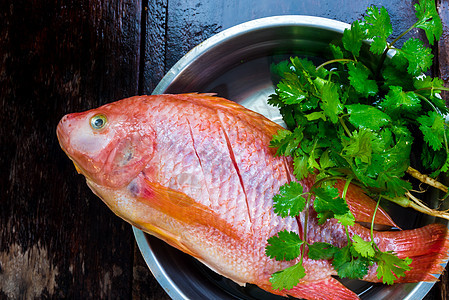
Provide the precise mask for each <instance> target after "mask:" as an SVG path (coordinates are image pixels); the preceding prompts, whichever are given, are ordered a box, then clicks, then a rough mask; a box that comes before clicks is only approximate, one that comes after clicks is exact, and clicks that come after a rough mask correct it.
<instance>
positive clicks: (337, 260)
mask: <svg viewBox="0 0 449 300" xmlns="http://www.w3.org/2000/svg"><path fill="white" fill-rule="evenodd" d="M352 247H353V246H352V244H348V245H347V246H345V247H343V248H340V249H339V251H337V252H336V253H335V254H334V259H333V260H332V265H333V266H334V268H335V269H336V270H337V272H338V276H340V277H341V278H350V279H361V278H363V276H365V275H366V274H368V267H369V260H367V259H365V258H363V257H357V256H354V255H353V254H352V252H353V251H354V250H352Z"/></svg>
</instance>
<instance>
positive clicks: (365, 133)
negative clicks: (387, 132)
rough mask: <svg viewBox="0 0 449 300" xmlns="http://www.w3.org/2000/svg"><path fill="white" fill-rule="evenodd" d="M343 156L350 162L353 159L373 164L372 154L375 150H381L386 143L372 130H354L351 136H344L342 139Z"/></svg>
mask: <svg viewBox="0 0 449 300" xmlns="http://www.w3.org/2000/svg"><path fill="white" fill-rule="evenodd" d="M342 145H343V147H344V148H343V150H342V156H343V157H345V158H346V159H347V160H349V161H348V162H350V163H352V160H354V159H355V160H357V161H356V163H357V162H362V163H366V164H371V156H372V154H373V152H380V151H382V150H383V148H384V143H383V142H382V140H381V139H379V137H377V136H376V135H375V134H374V133H373V132H372V131H371V130H369V129H366V128H360V129H359V131H354V132H353V133H352V136H351V137H349V138H346V137H344V138H343V139H342Z"/></svg>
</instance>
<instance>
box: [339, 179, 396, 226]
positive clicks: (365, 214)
mask: <svg viewBox="0 0 449 300" xmlns="http://www.w3.org/2000/svg"><path fill="white" fill-rule="evenodd" d="M344 185H345V182H344V181H343V180H338V181H337V183H336V185H335V187H336V188H338V190H339V192H340V194H341V193H343V189H344ZM345 199H346V203H347V204H348V207H349V210H350V211H351V213H352V214H353V215H354V218H355V220H356V221H357V222H362V223H371V219H372V217H373V214H374V211H375V210H376V201H374V200H373V199H372V198H371V197H369V196H368V195H366V194H365V192H364V191H363V190H362V189H361V188H360V187H358V186H356V185H354V184H351V185H349V187H348V190H347V192H346V197H345ZM374 224H377V225H386V226H391V227H398V226H397V225H396V223H395V222H394V221H393V219H391V217H390V216H389V215H388V213H387V212H386V211H385V210H383V209H382V208H381V207H378V209H377V212H376V218H375V220H374Z"/></svg>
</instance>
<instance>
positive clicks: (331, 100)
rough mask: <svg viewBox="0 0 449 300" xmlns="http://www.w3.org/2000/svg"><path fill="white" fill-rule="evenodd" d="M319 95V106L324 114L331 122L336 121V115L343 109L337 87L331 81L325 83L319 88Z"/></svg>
mask: <svg viewBox="0 0 449 300" xmlns="http://www.w3.org/2000/svg"><path fill="white" fill-rule="evenodd" d="M321 96H322V99H321V100H322V102H321V108H322V109H323V111H324V114H325V115H326V116H327V117H328V118H329V120H330V121H331V122H332V123H337V122H338V115H339V114H340V113H341V112H342V111H343V106H342V104H341V102H340V95H339V94H338V87H337V86H336V85H335V84H333V83H331V82H328V83H326V84H325V85H324V86H323V88H322V90H321Z"/></svg>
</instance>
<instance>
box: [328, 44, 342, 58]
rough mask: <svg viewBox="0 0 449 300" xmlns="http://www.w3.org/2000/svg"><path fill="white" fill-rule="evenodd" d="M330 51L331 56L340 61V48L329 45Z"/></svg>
mask: <svg viewBox="0 0 449 300" xmlns="http://www.w3.org/2000/svg"><path fill="white" fill-rule="evenodd" d="M329 46H330V49H331V52H332V55H333V57H334V58H335V59H341V58H343V51H341V48H340V47H339V46H337V45H334V44H330V45H329Z"/></svg>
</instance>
